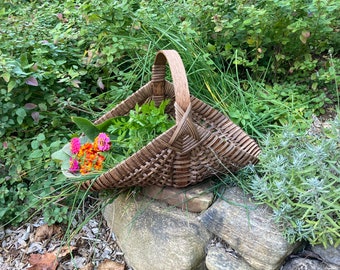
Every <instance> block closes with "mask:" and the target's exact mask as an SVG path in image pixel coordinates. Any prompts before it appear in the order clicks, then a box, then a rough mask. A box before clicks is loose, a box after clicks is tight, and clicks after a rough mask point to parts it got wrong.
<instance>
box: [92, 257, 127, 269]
mask: <svg viewBox="0 0 340 270" xmlns="http://www.w3.org/2000/svg"><path fill="white" fill-rule="evenodd" d="M124 269H125V264H121V263H117V262H114V261H110V260H107V259H106V260H104V261H103V262H102V263H101V264H99V265H98V270H124Z"/></svg>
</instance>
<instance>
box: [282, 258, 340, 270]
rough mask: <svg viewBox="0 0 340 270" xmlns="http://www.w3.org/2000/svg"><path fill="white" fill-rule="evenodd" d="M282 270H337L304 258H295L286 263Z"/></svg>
mask: <svg viewBox="0 0 340 270" xmlns="http://www.w3.org/2000/svg"><path fill="white" fill-rule="evenodd" d="M282 270H339V268H338V267H337V268H334V266H330V265H326V264H323V263H322V262H320V261H318V260H309V259H305V258H296V259H292V260H290V261H288V262H287V263H286V264H285V265H284V266H283V267H282Z"/></svg>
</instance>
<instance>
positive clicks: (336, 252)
mask: <svg viewBox="0 0 340 270" xmlns="http://www.w3.org/2000/svg"><path fill="white" fill-rule="evenodd" d="M312 251H313V252H314V253H316V254H318V255H319V256H320V257H321V258H322V259H323V260H324V261H325V262H327V263H331V264H335V265H338V266H340V246H338V247H337V248H335V247H332V246H329V247H327V248H324V247H323V246H322V245H316V246H313V247H312Z"/></svg>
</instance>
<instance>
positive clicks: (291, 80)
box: [0, 0, 340, 224]
mask: <svg viewBox="0 0 340 270" xmlns="http://www.w3.org/2000/svg"><path fill="white" fill-rule="evenodd" d="M339 13H340V7H339V4H338V3H337V1H336V0H334V1H332V0H318V1H317V0H311V1H303V0H297V1H293V0H284V1H279V0H270V1H265V0H259V1H245V0H235V1H212V0H207V1H197V0H195V1H194V0H187V1H171V0H170V1H156V0H154V1H136V0H131V1H127V0H123V1H113V0H104V1H102V0H87V1H76V0H66V1H58V0H51V1H38V0H36V1H34V0H32V1H23V0H22V1H20V0H12V1H8V0H5V1H2V2H1V3H0V93H1V95H0V118H1V119H0V136H1V143H2V147H1V148H0V166H1V167H0V173H1V174H0V183H1V187H0V209H1V210H0V219H1V223H13V224H15V223H16V224H17V223H20V222H21V221H23V220H24V219H26V218H27V217H28V216H29V215H30V214H31V211H29V209H28V208H30V207H27V205H32V206H33V205H35V204H37V203H38V202H40V204H41V202H43V205H45V206H44V207H42V210H43V213H44V215H45V218H46V219H47V220H48V221H49V222H51V223H53V222H60V221H64V220H66V219H67V214H66V213H67V206H66V205H58V204H56V203H49V202H50V201H51V196H52V197H53V196H54V195H53V194H54V193H53V192H52V191H60V190H61V189H62V187H63V181H59V180H60V179H59V178H58V168H57V166H56V164H55V163H54V162H53V161H52V160H51V158H50V155H51V153H52V152H54V151H56V150H58V149H59V148H60V147H61V146H62V145H63V144H64V143H66V142H67V141H68V140H69V138H70V136H71V135H72V134H73V133H74V132H76V129H75V127H74V125H73V124H72V123H71V121H70V119H71V116H75V115H77V116H84V117H88V118H89V119H90V120H94V119H96V117H98V116H99V115H101V114H102V113H103V111H105V110H107V109H108V108H112V107H113V106H114V105H115V104H117V103H118V102H119V101H121V100H123V99H125V98H126V97H127V96H128V95H130V94H131V93H132V92H133V91H134V90H136V89H138V88H139V87H140V86H141V85H143V84H145V83H146V82H147V81H148V80H149V79H150V67H151V65H152V61H153V59H154V55H155V53H156V52H157V51H158V50H160V49H176V50H177V51H178V52H179V53H180V55H181V56H182V59H183V61H184V65H185V67H186V70H187V76H188V81H189V85H190V90H191V93H192V94H193V95H195V96H197V97H198V98H200V99H202V100H203V101H205V102H207V103H209V104H211V105H212V106H214V107H216V108H218V109H219V110H221V111H222V112H224V113H227V114H228V115H229V116H230V117H231V119H232V120H233V121H234V122H235V123H236V124H239V125H240V126H241V127H242V128H244V129H245V130H246V132H248V134H250V135H251V136H253V137H254V138H256V139H257V140H259V141H260V140H261V138H263V136H264V134H265V133H267V132H269V131H272V132H275V131H279V130H280V126H282V125H287V124H289V125H295V126H297V127H299V128H306V127H307V126H308V123H307V122H306V119H309V118H310V117H311V115H312V114H316V115H319V114H322V113H325V108H326V107H327V106H326V105H332V106H338V105H339V97H338V78H339V69H338V67H339V63H340V61H339V58H338V54H339V48H340V41H339V31H340V29H339V25H340V20H339V16H338V15H337V14H339ZM51 190H52V191H51ZM52 201H53V200H52Z"/></svg>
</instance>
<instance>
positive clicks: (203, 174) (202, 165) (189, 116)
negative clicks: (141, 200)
mask: <svg viewBox="0 0 340 270" xmlns="http://www.w3.org/2000/svg"><path fill="white" fill-rule="evenodd" d="M167 62H168V64H169V67H170V72H171V76H172V80H173V83H170V82H168V81H166V80H165V71H166V64H167ZM164 99H170V100H171V101H172V102H170V104H169V105H168V106H167V111H166V112H167V113H168V114H169V115H171V116H173V117H175V119H176V124H175V125H174V126H173V127H171V128H170V129H168V130H167V131H166V132H164V133H163V134H161V135H160V136H158V137H157V138H155V139H154V140H153V141H151V142H150V143H149V144H147V145H146V146H145V147H143V148H142V149H141V150H139V151H138V152H136V153H135V154H133V155H132V156H130V157H129V158H127V159H126V160H124V161H123V162H121V163H119V164H118V165H116V166H115V167H114V168H112V169H110V170H108V171H107V172H105V173H103V174H102V175H100V176H99V177H98V178H97V179H96V180H95V181H94V182H93V181H88V182H85V183H83V184H82V188H85V189H87V188H90V189H92V190H104V189H112V188H120V187H131V186H147V185H157V186H172V187H176V188H181V187H186V186H188V185H191V184H195V183H198V182H201V181H203V180H204V179H206V178H208V177H210V176H212V175H216V174H223V173H228V172H235V171H237V170H239V169H240V168H242V167H244V166H246V165H248V164H255V163H256V162H257V161H258V159H257V156H258V155H259V153H260V149H259V147H258V145H257V144H256V142H255V141H254V140H253V139H251V138H250V137H249V136H248V135H247V134H246V133H245V132H244V131H243V130H242V129H241V128H240V127H238V126H237V125H235V124H234V123H233V122H232V121H231V120H230V119H229V118H228V117H227V116H226V115H224V114H222V113H220V112H218V111H217V110H215V109H213V108H212V107H210V106H209V105H207V104H205V103H204V102H202V101H201V100H199V99H197V98H195V97H193V96H190V93H189V88H188V81H187V77H186V72H185V69H184V65H183V63H182V60H181V58H180V56H179V54H178V53H177V52H176V51H174V50H163V51H159V52H158V53H157V55H156V59H155V62H154V65H153V67H152V78H151V81H150V82H148V83H147V84H146V85H144V86H143V87H141V88H140V89H139V90H138V91H137V92H135V93H134V94H133V95H131V96H130V97H128V98H127V99H125V100H124V101H123V102H121V103H120V104H119V105H117V106H116V107H115V108H113V109H112V110H111V111H109V112H108V113H106V114H105V115H103V116H102V117H100V118H99V119H98V120H97V121H96V122H95V123H96V124H99V123H102V122H104V121H105V120H107V119H109V118H113V117H117V116H122V115H127V114H128V113H129V111H130V110H132V109H134V108H135V105H136V104H139V105H141V104H143V103H145V102H148V101H150V100H154V101H155V104H156V105H158V104H160V102H161V101H162V100H164Z"/></svg>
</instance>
